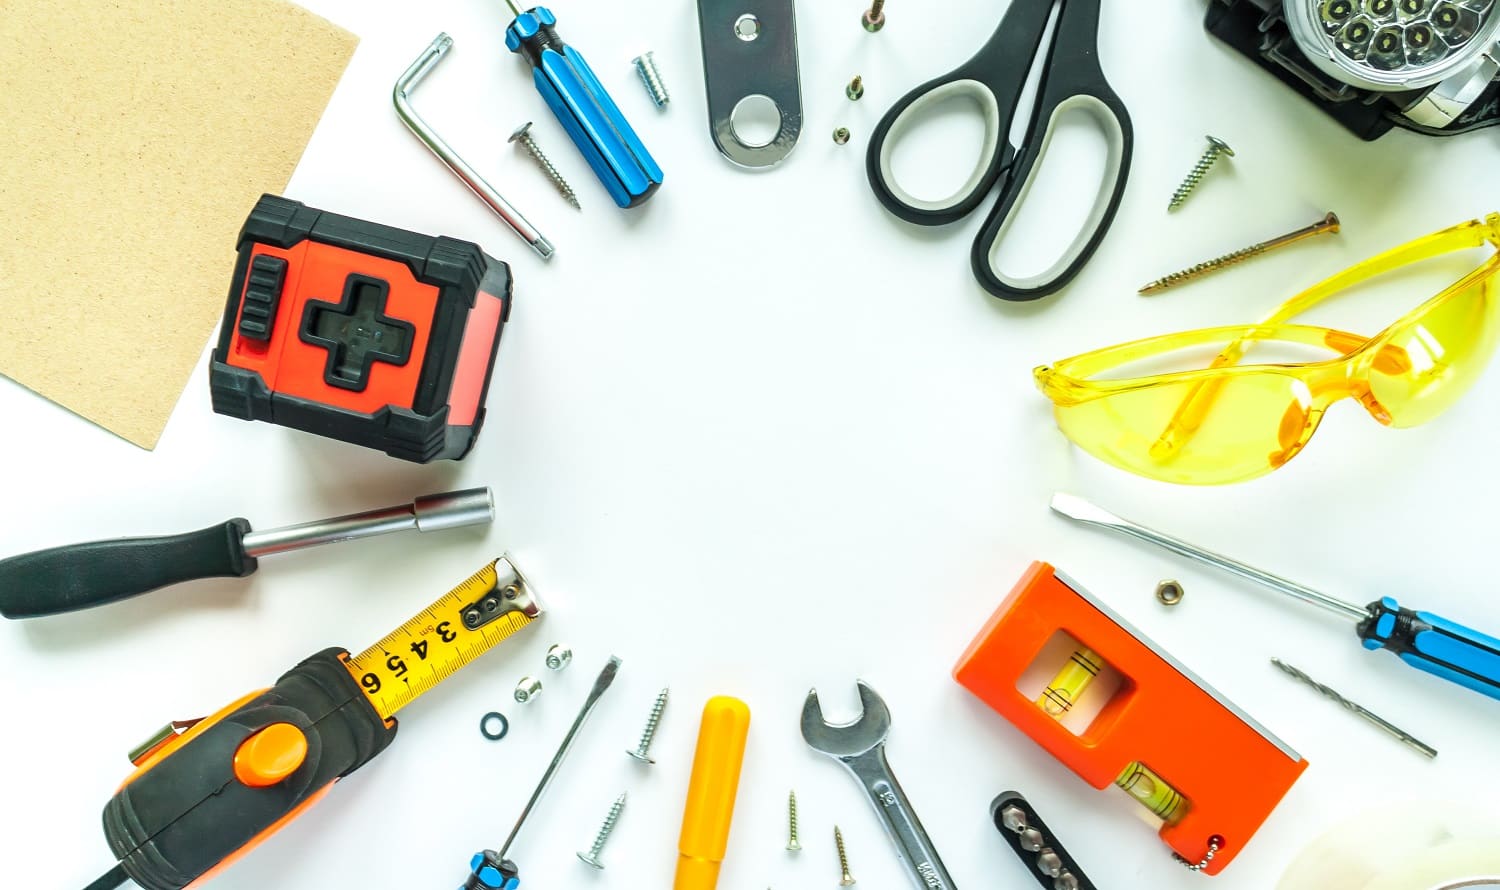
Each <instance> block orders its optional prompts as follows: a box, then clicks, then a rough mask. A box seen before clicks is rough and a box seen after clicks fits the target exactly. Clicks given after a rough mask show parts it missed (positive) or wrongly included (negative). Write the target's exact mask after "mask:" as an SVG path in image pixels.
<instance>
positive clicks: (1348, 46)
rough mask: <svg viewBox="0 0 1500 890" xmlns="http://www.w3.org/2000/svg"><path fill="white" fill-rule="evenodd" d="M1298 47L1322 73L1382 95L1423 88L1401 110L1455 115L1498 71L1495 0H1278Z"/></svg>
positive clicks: (1435, 118) (1443, 119)
mask: <svg viewBox="0 0 1500 890" xmlns="http://www.w3.org/2000/svg"><path fill="white" fill-rule="evenodd" d="M1284 6H1285V15H1286V21H1287V26H1288V27H1289V28H1290V29H1291V33H1292V38H1293V39H1294V40H1295V41H1296V43H1297V46H1298V48H1300V49H1301V50H1302V52H1303V53H1304V54H1305V55H1306V56H1307V58H1308V60H1309V61H1311V62H1312V63H1313V64H1314V65H1316V66H1318V68H1320V69H1322V71H1323V72H1324V73H1325V74H1328V75H1329V76H1331V77H1334V78H1337V79H1338V80H1341V81H1343V82H1345V83H1348V84H1350V85H1352V86H1355V87H1359V88H1361V89H1366V90H1372V91H1375V92H1382V93H1404V92H1410V91H1415V90H1422V91H1424V92H1423V94H1422V95H1421V96H1420V97H1419V98H1417V99H1416V100H1415V101H1414V102H1413V103H1412V104H1410V105H1408V106H1407V107H1406V108H1405V109H1404V113H1405V115H1406V116H1407V117H1409V118H1411V119H1412V120H1414V121H1416V122H1417V123H1419V124H1422V125H1424V126H1429V127H1445V126H1447V125H1448V124H1450V123H1452V122H1453V121H1455V120H1457V119H1458V118H1459V117H1460V116H1462V115H1463V114H1464V113H1465V112H1466V111H1468V110H1469V108H1470V106H1472V105H1473V104H1474V103H1475V102H1476V101H1478V99H1479V98H1480V97H1481V96H1482V95H1484V94H1485V92H1486V91H1487V90H1488V88H1489V86H1490V84H1491V83H1492V82H1493V81H1494V80H1495V78H1496V77H1497V76H1500V0H1285V2H1284Z"/></svg>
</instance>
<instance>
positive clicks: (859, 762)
mask: <svg viewBox="0 0 1500 890" xmlns="http://www.w3.org/2000/svg"><path fill="white" fill-rule="evenodd" d="M858 684H859V701H860V705H861V707H862V708H863V709H864V710H863V713H861V714H860V715H859V717H857V718H856V719H855V720H854V721H853V722H852V723H829V722H828V721H827V720H826V719H824V717H823V707H822V705H820V704H819V703H818V690H816V689H813V690H811V691H809V692H808V693H807V701H806V702H805V703H804V704H803V706H802V738H803V740H804V741H806V742H807V744H808V746H809V747H811V748H812V749H813V750H814V751H820V752H822V753H824V754H827V755H828V756H829V757H832V758H833V759H834V760H837V761H838V762H839V763H842V764H843V765H844V766H845V767H846V768H847V769H848V770H849V772H851V773H853V774H854V778H855V779H856V780H858V782H859V784H860V787H861V788H863V789H864V790H865V793H866V794H868V795H869V796H870V802H871V803H872V804H874V805H875V812H876V813H878V814H879V815H880V821H881V823H882V824H884V825H885V833H886V834H887V835H889V836H890V838H891V843H893V844H895V845H896V854H897V855H898V856H899V857H901V863H902V864H903V865H905V866H906V869H907V872H908V873H909V874H910V875H911V877H912V880H913V881H915V882H916V885H917V886H918V887H921V888H930V890H955V888H954V886H953V879H952V878H950V877H948V870H947V869H946V868H944V867H943V860H942V859H940V858H938V854H937V850H936V849H934V848H933V846H932V841H931V840H929V839H928V837H927V831H926V829H924V828H922V823H921V821H919V820H918V819H917V814H916V811H915V810H913V809H912V806H911V801H909V800H907V799H906V793H905V792H904V791H902V790H901V783H899V782H897V781H896V777H895V775H893V774H892V773H891V765H890V764H889V763H887V762H886V759H885V739H886V736H888V735H890V732H891V712H890V709H889V708H887V707H886V706H885V702H884V701H883V700H882V699H881V698H880V696H879V695H876V694H875V690H873V689H871V688H870V687H869V686H867V685H865V682H864V681H863V680H859V681H858Z"/></svg>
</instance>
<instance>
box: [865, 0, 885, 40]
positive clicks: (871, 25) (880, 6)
mask: <svg viewBox="0 0 1500 890" xmlns="http://www.w3.org/2000/svg"><path fill="white" fill-rule="evenodd" d="M859 23H860V24H861V25H864V26H865V30H866V31H869V32H870V33H871V34H874V33H875V32H876V31H879V30H880V29H881V28H884V27H885V0H872V2H871V3H870V8H869V9H867V10H865V14H864V15H863V16H861V17H860V20H859Z"/></svg>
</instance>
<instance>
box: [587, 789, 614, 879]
mask: <svg viewBox="0 0 1500 890" xmlns="http://www.w3.org/2000/svg"><path fill="white" fill-rule="evenodd" d="M623 809H625V795H624V794H621V795H620V796H619V797H617V798H615V803H614V806H612V807H610V808H609V815H608V816H605V817H604V824H603V825H601V826H600V827H599V833H598V834H597V835H595V836H594V845H593V846H592V847H589V851H588V852H587V853H583V852H580V853H579V854H578V858H579V859H582V860H583V861H584V862H587V863H588V864H589V865H592V866H593V867H594V868H597V869H599V870H600V871H604V863H602V862H600V861H599V854H600V853H603V852H604V842H605V841H607V840H609V836H610V835H611V834H613V833H614V830H615V824H616V823H617V822H619V821H620V811H621V810H623Z"/></svg>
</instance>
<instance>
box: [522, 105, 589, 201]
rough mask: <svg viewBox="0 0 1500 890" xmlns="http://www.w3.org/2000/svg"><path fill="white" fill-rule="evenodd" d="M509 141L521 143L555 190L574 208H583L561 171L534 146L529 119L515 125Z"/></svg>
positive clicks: (534, 141)
mask: <svg viewBox="0 0 1500 890" xmlns="http://www.w3.org/2000/svg"><path fill="white" fill-rule="evenodd" d="M510 141H511V142H519V143H521V147H522V148H524V149H525V150H526V153H527V154H529V155H531V157H532V159H533V160H535V161H536V165H537V166H538V167H541V168H542V172H543V173H546V174H547V178H548V179H550V180H552V184H553V185H555V186H557V191H558V193H559V194H561V195H562V196H563V199H564V200H566V201H567V202H568V203H569V204H572V205H573V208H574V209H575V210H582V209H583V208H582V207H579V206H578V196H577V195H575V194H573V187H572V186H571V185H568V181H567V180H566V179H563V177H562V174H561V173H559V172H557V168H556V167H554V166H552V161H550V160H548V158H547V156H546V155H544V154H542V150H541V149H540V148H537V147H536V140H535V139H533V138H531V121H527V122H526V123H524V124H522V125H521V126H520V127H517V128H516V131H515V132H514V133H512V134H510Z"/></svg>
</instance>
